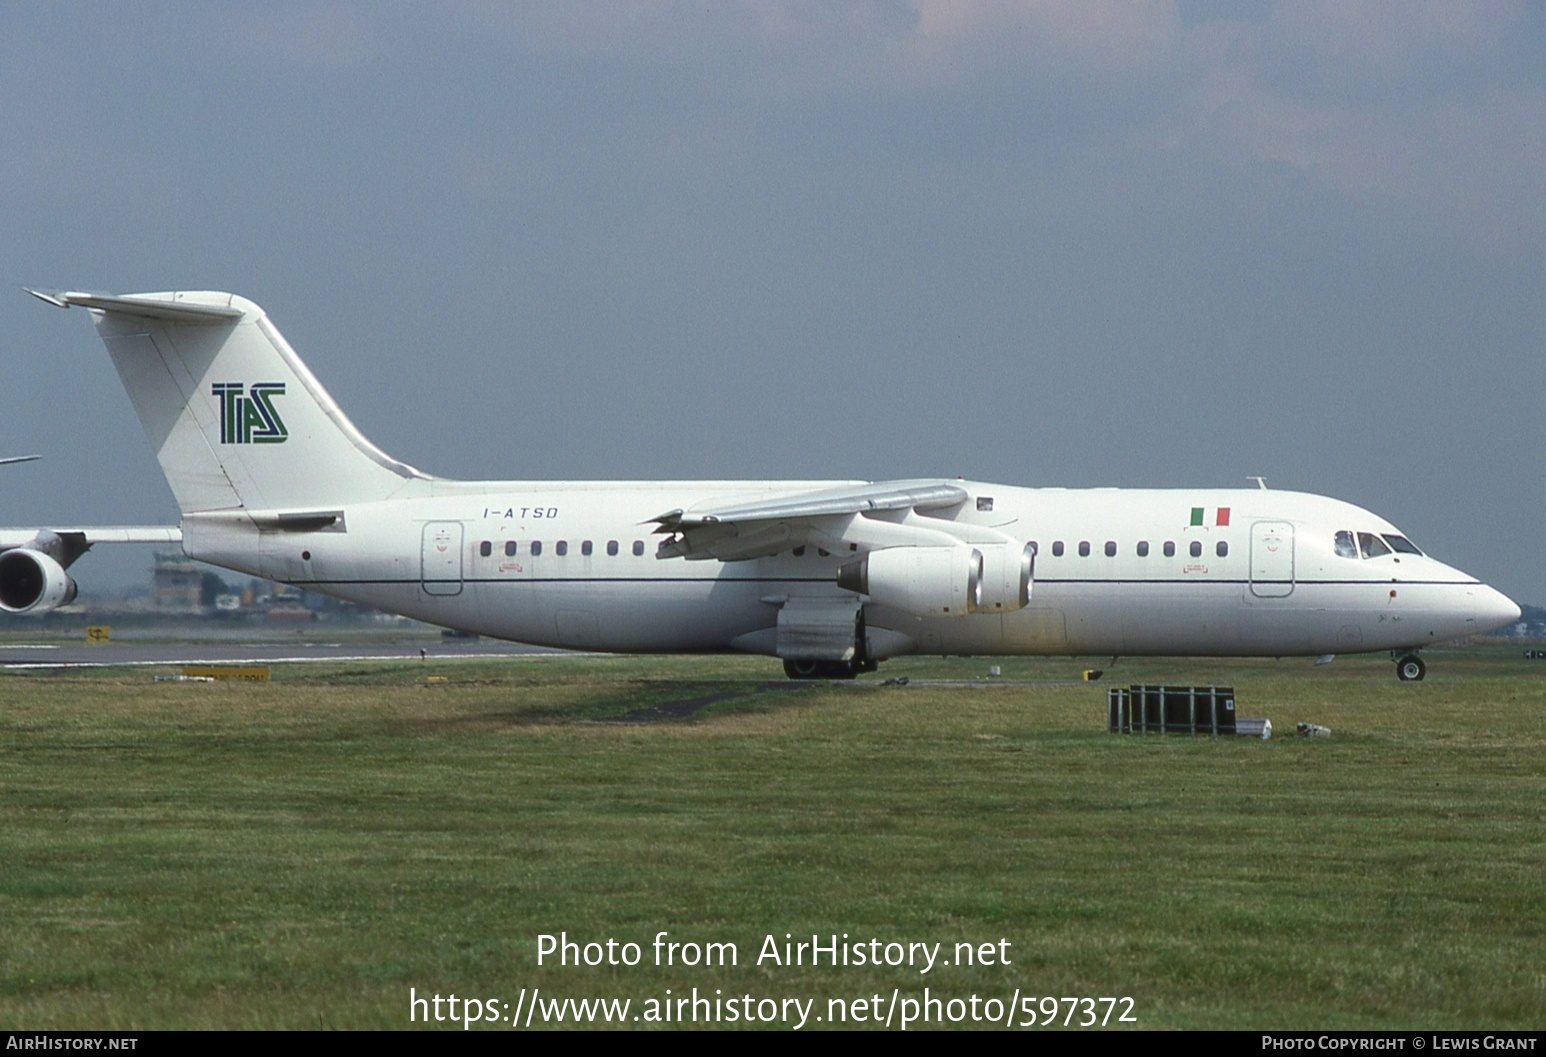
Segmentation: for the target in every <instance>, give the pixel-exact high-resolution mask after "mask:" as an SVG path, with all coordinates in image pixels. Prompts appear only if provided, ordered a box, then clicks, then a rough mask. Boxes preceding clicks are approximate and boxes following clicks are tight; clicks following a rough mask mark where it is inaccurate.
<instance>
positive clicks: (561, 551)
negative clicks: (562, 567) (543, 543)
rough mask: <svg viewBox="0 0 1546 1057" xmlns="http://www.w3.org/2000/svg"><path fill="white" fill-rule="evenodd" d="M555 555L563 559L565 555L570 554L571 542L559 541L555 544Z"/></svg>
mask: <svg viewBox="0 0 1546 1057" xmlns="http://www.w3.org/2000/svg"><path fill="white" fill-rule="evenodd" d="M553 553H554V554H556V555H558V556H559V557H560V558H562V557H563V556H564V555H566V554H568V553H569V541H568V540H559V541H558V542H557V543H555V544H553Z"/></svg>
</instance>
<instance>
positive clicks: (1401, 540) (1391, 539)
mask: <svg viewBox="0 0 1546 1057" xmlns="http://www.w3.org/2000/svg"><path fill="white" fill-rule="evenodd" d="M1384 539H1385V542H1386V543H1388V544H1390V548H1391V550H1393V551H1395V552H1396V553H1397V554H1417V555H1421V554H1422V551H1420V550H1418V549H1417V547H1416V545H1415V544H1413V543H1412V541H1411V540H1409V539H1407V538H1406V537H1405V536H1398V535H1396V534H1395V533H1394V532H1387V533H1385V534H1384Z"/></svg>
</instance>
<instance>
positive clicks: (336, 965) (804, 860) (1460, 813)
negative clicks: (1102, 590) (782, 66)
mask: <svg viewBox="0 0 1546 1057" xmlns="http://www.w3.org/2000/svg"><path fill="white" fill-rule="evenodd" d="M1428 660H1429V676H1428V679H1427V681H1426V682H1423V683H1420V684H1401V683H1398V682H1397V680H1396V679H1395V676H1394V673H1393V671H1392V666H1391V664H1390V662H1389V661H1388V660H1387V659H1385V658H1383V657H1372V658H1357V657H1353V658H1341V659H1339V660H1337V661H1336V662H1335V663H1334V664H1331V665H1328V666H1324V667H1319V668H1317V667H1311V666H1310V664H1309V663H1308V662H1307V661H1303V660H1295V661H1288V660H1285V661H1253V662H1234V661H1228V662H1226V661H1217V662H1212V661H1187V662H1150V661H1135V660H1126V659H1124V660H1122V661H1121V662H1119V663H1118V664H1117V665H1115V666H1114V667H1108V670H1107V672H1106V676H1105V679H1104V680H1102V681H1101V682H1098V683H1093V684H1091V683H1083V682H1080V681H1079V680H1078V672H1079V668H1080V667H1082V666H1083V664H1085V663H1089V662H1078V661H1069V660H1066V659H1059V660H1013V659H1011V660H1000V661H995V662H992V663H998V664H1000V665H1001V666H1002V668H1003V674H1002V677H1001V678H999V679H996V680H987V679H983V678H982V677H983V676H984V674H985V673H986V670H987V667H988V664H989V663H990V662H989V661H987V660H982V659H975V660H974V659H959V660H956V659H951V660H902V661H895V662H892V663H889V664H887V665H885V666H884V667H883V670H882V672H881V673H880V675H879V676H872V677H869V678H867V679H865V680H860V681H859V682H858V683H856V684H853V685H836V684H817V685H812V686H801V687H798V688H791V687H790V686H789V684H786V683H784V682H783V681H782V680H781V679H778V678H776V674H777V667H776V664H774V663H772V662H769V661H767V660H764V659H755V658H744V659H743V658H701V659H700V658H688V659H682V658H613V657H541V658H529V659H512V660H500V661H497V662H490V661H455V662H453V661H438V662H437V661H431V662H429V663H428V664H418V663H372V664H355V665H347V666H344V665H339V666H332V667H326V666H321V665H292V666H288V667H282V668H277V669H276V670H275V674H274V679H273V681H271V682H268V683H258V684H230V683H219V684H198V683H165V682H159V683H158V682H154V681H152V678H151V673H150V672H148V671H146V670H142V669H141V670H128V669H107V670H100V671H92V672H80V673H72V672H65V673H58V674H46V673H28V674H21V673H14V672H12V673H4V674H0V920H3V922H4V924H3V926H0V1027H4V1028H29V1029H40V1028H163V1027H199V1028H205V1027H241V1028H263V1027H298V1028H316V1027H339V1028H363V1027H373V1028H401V1027H408V1026H410V1025H409V1013H410V1007H409V993H410V988H413V989H414V992H415V994H417V995H418V996H421V997H422V996H426V995H431V996H432V995H434V994H436V993H438V994H440V995H442V996H449V995H450V994H452V993H456V994H457V995H458V996H462V997H465V996H478V997H479V998H480V999H481V998H489V999H495V1000H498V1001H500V1002H507V1003H509V1005H510V1007H511V1009H512V1011H513V1009H514V1008H515V1006H516V1002H517V997H518V996H520V995H521V992H522V989H523V988H527V989H530V988H536V987H540V988H541V989H542V994H543V996H545V997H549V996H550V997H552V998H564V997H573V998H588V997H600V998H619V999H622V998H627V999H630V1000H632V1001H633V1003H634V1005H633V1006H632V1007H631V1009H632V1013H631V1014H630V1018H631V1016H632V1015H635V1014H638V1013H639V1012H641V1011H642V1010H643V1006H642V1003H644V1002H645V1001H646V1000H649V999H652V998H653V999H656V1000H658V999H661V998H664V997H665V996H666V990H667V989H670V990H671V995H672V997H680V996H681V995H682V994H683V993H684V992H687V993H690V992H691V990H692V988H694V987H696V988H698V991H699V993H700V995H709V996H712V995H713V994H714V992H715V991H716V990H717V991H719V992H720V993H721V995H722V997H726V998H728V997H731V996H737V997H738V996H742V995H747V994H749V995H751V996H753V998H754V999H762V998H773V999H782V998H791V997H793V998H800V999H815V1000H816V1004H815V1006H814V1007H812V1009H813V1013H812V1018H813V1019H814V1017H815V1016H823V1017H825V1015H826V1014H827V1013H828V1006H827V1002H828V1000H829V999H848V1000H852V999H857V998H861V997H865V998H867V997H870V996H872V995H879V996H881V999H882V1005H884V1004H885V1003H888V1002H889V1001H890V999H891V996H892V995H893V993H894V992H896V993H900V995H901V996H903V997H904V998H905V997H913V998H921V997H922V995H923V990H924V988H925V987H928V988H929V989H930V991H931V994H932V995H933V996H936V997H941V998H945V999H949V998H959V999H969V998H970V996H972V995H973V994H976V995H978V996H979V997H980V998H988V997H992V998H995V999H996V1000H997V1001H998V1002H1000V1003H1005V1002H1008V1001H1009V1000H1010V999H1011V998H1012V996H1013V995H1014V994H1015V993H1016V992H1017V991H1018V992H1019V993H1020V994H1021V995H1022V996H1024V997H1041V996H1097V997H1098V996H1131V997H1132V999H1133V1000H1134V1001H1133V1015H1134V1016H1135V1017H1136V1018H1137V1025H1138V1026H1139V1027H1147V1028H1235V1029H1243V1028H1372V1027H1396V1028H1436V1029H1437V1028H1496V1029H1502V1028H1519V1029H1528V1028H1540V1027H1541V1026H1542V1025H1543V1023H1546V839H1543V838H1546V796H1543V794H1546V713H1543V705H1546V662H1540V661H1536V662H1532V661H1527V660H1524V659H1522V658H1521V657H1520V650H1519V649H1517V648H1514V647H1504V646H1478V647H1471V648H1467V649H1457V650H1452V651H1434V652H1431V653H1430V654H1429V655H1428ZM902 675H906V676H909V677H910V679H911V684H910V685H908V686H905V687H904V686H895V685H881V681H882V678H884V677H888V676H889V677H895V676H902ZM430 677H435V679H436V680H437V681H435V682H430V681H429V679H430ZM442 678H443V679H444V681H443V682H442V681H438V680H439V679H442ZM935 679H948V680H977V682H976V683H974V684H972V685H931V682H932V680H935ZM1160 681H1172V682H1188V683H1199V684H1205V683H1219V684H1229V685H1233V686H1234V687H1235V688H1236V691H1237V694H1238V698H1239V709H1240V713H1241V714H1242V715H1246V716H1265V717H1269V718H1270V719H1271V720H1272V722H1273V724H1274V727H1275V728H1276V736H1275V737H1274V738H1273V739H1272V740H1271V741H1267V742H1262V741H1259V740H1252V739H1247V738H1226V739H1219V740H1212V739H1208V738H1196V739H1194V738H1189V737H1178V736H1167V737H1157V736H1150V737H1147V738H1145V737H1138V736H1130V737H1117V736H1111V735H1108V734H1106V733H1105V729H1104V691H1105V687H1106V686H1108V685H1126V684H1128V683H1138V682H1160ZM1298 720H1309V721H1312V722H1316V723H1320V724H1323V725H1325V726H1328V727H1330V728H1332V730H1333V735H1332V737H1331V738H1329V739H1324V738H1315V739H1309V738H1305V739H1300V738H1295V737H1293V736H1292V729H1293V725H1294V723H1295V722H1296V721H1298ZM559 932H566V933H567V934H568V935H569V937H570V938H571V939H574V940H578V941H580V942H581V943H583V942H586V941H597V942H605V941H606V940H607V939H609V938H610V939H615V940H617V941H618V942H619V943H624V942H628V941H632V942H634V943H637V944H639V946H640V949H641V953H642V961H641V964H640V965H638V966H634V967H628V966H605V965H603V966H598V967H595V968H588V967H575V966H572V965H571V966H567V967H566V966H561V965H557V964H554V962H553V959H552V958H547V959H545V962H546V964H544V965H541V966H539V965H538V964H537V941H538V936H539V935H543V934H556V933H559ZM659 932H666V933H669V937H668V940H674V941H678V942H683V943H690V942H696V943H699V944H705V943H709V942H716V943H734V944H736V948H737V952H738V959H737V961H738V964H736V965H735V966H724V967H718V966H716V967H707V966H698V967H682V966H672V967H658V966H656V965H655V964H654V956H653V951H652V948H651V943H652V941H653V939H654V937H655V936H656V934H657V933H659ZM786 933H789V934H792V935H793V937H794V938H795V939H796V940H799V939H804V940H806V941H809V939H810V937H811V935H812V934H817V935H820V936H822V937H823V942H826V938H827V937H830V936H831V935H832V934H834V933H835V934H837V935H838V936H839V937H840V938H841V936H842V935H843V934H844V933H847V934H848V936H849V940H848V943H853V942H855V941H860V940H862V941H865V942H866V943H867V941H868V940H870V939H871V938H874V939H878V940H880V941H882V943H883V944H884V943H888V942H891V941H897V942H903V943H907V942H924V943H941V944H942V945H943V946H942V948H941V955H940V956H941V957H942V958H943V959H947V960H948V959H951V957H952V954H953V952H954V948H955V944H956V943H958V942H970V943H972V944H974V945H980V944H988V943H991V944H994V945H995V949H996V950H999V951H1002V952H1006V953H1007V955H1008V958H1009V961H1010V964H1008V965H998V964H995V965H992V966H973V967H967V966H962V965H957V964H952V965H949V966H944V965H937V966H936V967H935V968H934V969H933V970H932V971H931V972H929V973H927V974H923V973H920V972H919V971H918V969H917V968H908V967H906V966H900V967H890V966H884V965H882V966H879V967H874V966H863V967H858V966H853V965H849V966H842V965H838V966H830V965H827V964H822V965H820V966H817V967H812V966H811V965H809V964H808V962H807V964H805V965H803V966H798V967H792V966H780V965H774V964H771V963H769V962H767V961H764V962H763V964H761V965H759V964H757V955H758V953H759V952H760V951H761V950H762V947H763V944H764V942H765V937H767V936H768V935H770V934H771V935H773V936H775V937H776V938H777V940H779V941H780V942H781V941H783V939H784V937H785V934H786ZM1000 940H1007V941H1008V946H1007V947H998V946H997V945H998V943H999V941H1000ZM520 1001H522V1002H523V1003H524V1002H526V1001H527V999H526V998H525V997H521V998H520ZM490 1008H494V1007H490ZM858 1008H859V1010H860V1011H861V1012H865V1011H866V1010H867V1007H858ZM1065 1008H1066V1006H1065ZM1101 1008H1102V1009H1104V1008H1105V1007H1101ZM853 1009H854V1007H850V1011H851V1012H852V1010H853ZM1119 1012H1120V1009H1119ZM1061 1015H1062V1014H1061V1012H1060V1014H1059V1017H1060V1019H1061ZM421 1016H422V1014H421ZM1077 1019H1078V1018H1077V1017H1076V1018H1075V1020H1076V1021H1077ZM538 1022H540V1019H539V1021H538ZM629 1022H630V1023H631V1019H630V1021H629ZM823 1023H825V1021H824V1022H823ZM967 1023H968V1024H969V1023H970V1021H969V1020H968V1021H967ZM440 1026H444V1025H440ZM809 1026H820V1025H816V1024H814V1023H812V1024H811V1025H809Z"/></svg>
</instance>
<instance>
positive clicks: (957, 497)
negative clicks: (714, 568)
mask: <svg viewBox="0 0 1546 1057" xmlns="http://www.w3.org/2000/svg"><path fill="white" fill-rule="evenodd" d="M967 498H968V496H967V491H966V489H965V488H963V487H961V486H960V485H958V484H955V483H953V482H950V481H927V480H925V481H877V482H872V483H870V484H860V485H851V486H844V487H841V488H827V489H820V490H817V491H811V492H796V493H791V494H786V495H779V496H771V497H769V498H767V499H759V500H756V501H754V502H750V503H737V504H733V505H729V506H717V507H715V506H709V507H702V508H699V509H695V510H692V511H686V510H670V511H667V512H666V513H664V514H661V515H660V516H658V517H654V518H651V519H650V521H651V523H653V524H654V525H656V526H657V527H656V529H655V531H656V532H657V533H661V534H664V535H666V537H667V538H666V539H664V540H662V541H661V542H660V546H659V547H658V548H657V549H656V552H655V556H656V557H658V558H676V557H681V558H687V559H689V560H703V559H709V558H717V559H719V560H720V561H741V560H744V559H747V558H761V557H767V556H769V555H773V554H777V553H779V552H780V551H784V550H789V549H791V548H793V547H799V546H803V545H804V544H805V543H806V542H807V541H808V540H809V539H810V538H811V537H812V536H815V537H818V538H819V540H820V541H822V542H820V543H819V544H818V545H823V546H825V545H827V544H828V543H834V544H835V543H838V542H848V543H852V544H854V545H855V549H857V547H858V545H859V544H861V543H863V544H865V545H866V548H868V546H873V545H874V543H873V542H871V541H870V540H869V539H867V538H860V537H861V535H862V536H864V537H868V536H870V535H871V533H869V532H866V533H862V534H859V533H854V532H850V531H849V529H850V528H851V526H852V525H853V524H854V520H853V519H855V518H858V517H860V516H865V515H869V516H870V517H871V518H873V517H874V516H875V515H888V514H889V515H891V519H892V520H900V519H899V518H898V517H897V515H901V516H903V517H905V516H906V514H907V513H908V512H909V511H939V510H946V509H949V508H952V507H958V506H960V505H961V504H962V503H965V502H966V500H967ZM867 520H868V518H867ZM914 531H915V532H916V531H923V530H914ZM850 537H851V538H850ZM898 542H899V543H900V542H903V541H900V540H899V541H898ZM909 542H921V541H919V540H917V539H916V537H915V538H914V539H913V540H911V541H909ZM946 542H949V541H948V540H947V541H946Z"/></svg>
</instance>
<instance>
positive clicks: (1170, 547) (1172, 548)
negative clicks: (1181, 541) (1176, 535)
mask: <svg viewBox="0 0 1546 1057" xmlns="http://www.w3.org/2000/svg"><path fill="white" fill-rule="evenodd" d="M1175 556H1176V545H1175V542H1174V541H1173V540H1166V541H1165V557H1167V558H1174V557H1175Z"/></svg>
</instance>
